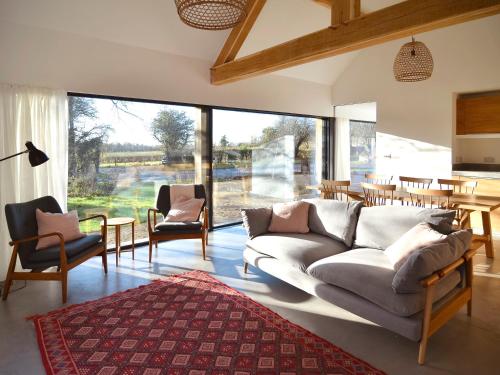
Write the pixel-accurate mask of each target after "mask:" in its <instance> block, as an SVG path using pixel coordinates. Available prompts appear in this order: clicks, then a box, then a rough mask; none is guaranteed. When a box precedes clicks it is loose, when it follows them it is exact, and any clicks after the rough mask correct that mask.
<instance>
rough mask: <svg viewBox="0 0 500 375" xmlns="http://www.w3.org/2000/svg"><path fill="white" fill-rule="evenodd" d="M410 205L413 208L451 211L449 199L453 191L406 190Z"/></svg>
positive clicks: (411, 188)
mask: <svg viewBox="0 0 500 375" xmlns="http://www.w3.org/2000/svg"><path fill="white" fill-rule="evenodd" d="M406 192H407V193H408V194H409V195H410V203H411V205H412V206H415V207H427V208H443V209H452V208H453V207H452V205H451V203H450V197H451V196H452V195H453V190H449V189H448V190H439V189H420V188H413V187H410V188H407V189H406Z"/></svg>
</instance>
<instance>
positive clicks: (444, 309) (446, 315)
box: [243, 235, 484, 365]
mask: <svg viewBox="0 0 500 375" xmlns="http://www.w3.org/2000/svg"><path fill="white" fill-rule="evenodd" d="M483 245H484V242H482V241H481V239H480V238H476V236H475V235H474V236H473V241H472V244H471V246H470V248H469V249H468V250H467V251H466V252H465V253H464V255H463V256H462V257H460V258H459V259H457V260H456V261H454V262H453V263H451V264H449V265H448V266H446V267H444V268H442V269H440V270H438V271H436V272H434V273H433V274H432V275H430V276H428V277H426V278H425V279H423V280H422V281H421V284H422V286H423V287H424V288H425V305H424V310H423V318H422V335H421V339H420V342H419V351H418V364H419V365H423V364H424V363H425V354H426V350H427V343H428V341H429V338H430V337H431V336H432V335H433V334H434V333H436V332H437V331H438V330H439V328H441V327H442V326H443V325H444V324H445V323H447V322H448V321H449V320H450V319H451V318H452V317H453V316H454V315H455V314H456V313H457V312H458V311H459V310H460V309H461V308H462V307H463V306H464V305H465V304H467V315H468V316H471V314H472V278H473V264H472V258H473V256H474V255H475V254H476V252H477V250H478V249H479V248H480V247H481V246H483ZM463 264H465V280H464V286H463V288H462V289H461V290H460V292H458V293H456V294H455V295H453V296H452V297H451V298H450V299H448V300H447V301H446V302H445V303H444V304H443V305H441V306H440V307H439V308H438V309H437V310H436V311H432V306H433V302H432V300H433V297H434V292H435V288H436V285H437V284H438V283H439V282H440V281H441V280H442V279H443V278H444V277H445V276H446V275H448V274H450V273H451V272H453V271H454V270H456V269H457V268H458V267H460V266H461V265H463ZM243 272H244V273H248V263H247V262H243Z"/></svg>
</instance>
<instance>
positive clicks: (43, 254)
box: [25, 234, 102, 268]
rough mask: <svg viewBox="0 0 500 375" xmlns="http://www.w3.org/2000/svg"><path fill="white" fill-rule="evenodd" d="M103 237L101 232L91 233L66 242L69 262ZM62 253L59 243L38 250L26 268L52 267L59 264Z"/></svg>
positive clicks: (65, 248)
mask: <svg viewBox="0 0 500 375" xmlns="http://www.w3.org/2000/svg"><path fill="white" fill-rule="evenodd" d="M101 238H102V237H101V235H100V234H89V235H88V236H85V237H82V238H79V239H77V240H74V241H69V242H65V243H64V250H65V251H66V256H67V258H68V262H70V261H71V260H74V259H77V258H78V255H80V254H82V253H84V252H86V250H88V249H90V248H93V247H94V246H95V245H97V244H99V242H100V241H101ZM60 254H61V250H60V248H59V245H57V246H51V247H48V248H46V249H44V250H43V251H36V252H34V253H33V254H32V255H31V256H30V257H29V258H28V262H27V263H28V267H25V268H37V267H42V266H43V267H50V266H55V265H59V263H60V259H61V257H60Z"/></svg>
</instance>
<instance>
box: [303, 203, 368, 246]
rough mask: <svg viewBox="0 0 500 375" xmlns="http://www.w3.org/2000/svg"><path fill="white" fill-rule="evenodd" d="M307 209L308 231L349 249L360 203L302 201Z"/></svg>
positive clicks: (361, 204)
mask: <svg viewBox="0 0 500 375" xmlns="http://www.w3.org/2000/svg"><path fill="white" fill-rule="evenodd" d="M304 201H305V202H308V203H310V204H311V206H310V207H309V229H310V230H311V231H312V232H314V233H318V234H322V235H324V236H328V237H330V238H333V239H334V240H337V241H342V242H343V243H345V244H346V245H347V246H349V247H351V246H352V242H353V240H354V232H355V231H356V223H357V221H358V214H359V211H360V210H361V207H362V206H363V203H362V202H341V201H336V200H333V199H320V198H316V199H304Z"/></svg>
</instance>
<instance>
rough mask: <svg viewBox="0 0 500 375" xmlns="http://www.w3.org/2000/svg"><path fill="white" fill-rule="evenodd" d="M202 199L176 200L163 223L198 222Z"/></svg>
mask: <svg viewBox="0 0 500 375" xmlns="http://www.w3.org/2000/svg"><path fill="white" fill-rule="evenodd" d="M203 203H205V200H204V199H198V198H191V199H177V200H176V201H175V202H173V203H172V206H171V207H170V211H168V214H167V217H166V218H165V221H198V218H199V217H200V212H201V208H202V207H203Z"/></svg>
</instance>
